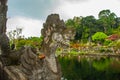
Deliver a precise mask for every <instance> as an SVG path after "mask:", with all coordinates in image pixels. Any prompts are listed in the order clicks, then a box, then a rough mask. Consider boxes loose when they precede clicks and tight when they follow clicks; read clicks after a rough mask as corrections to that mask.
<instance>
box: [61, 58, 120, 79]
mask: <svg viewBox="0 0 120 80" xmlns="http://www.w3.org/2000/svg"><path fill="white" fill-rule="evenodd" d="M59 61H60V63H61V68H62V80H120V58H115V57H101V58H100V57H82V56H74V57H70V56H64V57H59Z"/></svg>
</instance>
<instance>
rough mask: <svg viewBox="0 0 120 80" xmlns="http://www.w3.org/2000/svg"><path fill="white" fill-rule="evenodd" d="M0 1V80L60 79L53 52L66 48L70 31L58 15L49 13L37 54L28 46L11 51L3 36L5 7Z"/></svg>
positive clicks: (70, 35) (6, 39) (57, 64)
mask: <svg viewBox="0 0 120 80" xmlns="http://www.w3.org/2000/svg"><path fill="white" fill-rule="evenodd" d="M3 1H5V0H0V47H1V49H0V51H1V55H0V80H61V68H60V64H59V62H58V60H57V58H56V56H55V52H56V49H57V47H68V46H69V40H70V39H72V38H73V37H74V35H75V33H74V31H73V30H72V29H68V28H66V27H65V24H64V21H63V20H60V18H59V15H58V14H51V15H49V16H48V17H47V20H46V22H45V23H44V24H43V29H42V30H41V34H42V36H43V42H42V44H41V46H42V47H41V49H40V51H39V54H37V50H34V49H33V48H31V47H23V48H21V49H20V50H17V51H11V50H10V48H9V39H8V37H7V36H6V34H5V33H6V20H7V19H6V12H7V6H6V2H3ZM4 61H6V62H4ZM12 62H16V63H14V64H12Z"/></svg>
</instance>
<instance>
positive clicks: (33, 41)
mask: <svg viewBox="0 0 120 80" xmlns="http://www.w3.org/2000/svg"><path fill="white" fill-rule="evenodd" d="M42 40H43V37H29V38H27V39H19V40H18V43H17V45H16V49H19V48H21V47H22V46H31V47H33V48H40V47H41V42H42Z"/></svg>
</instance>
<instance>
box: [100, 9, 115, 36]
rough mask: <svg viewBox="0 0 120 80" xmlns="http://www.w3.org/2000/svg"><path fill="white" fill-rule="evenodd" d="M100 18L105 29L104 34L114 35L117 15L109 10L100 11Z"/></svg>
mask: <svg viewBox="0 0 120 80" xmlns="http://www.w3.org/2000/svg"><path fill="white" fill-rule="evenodd" d="M98 16H99V21H100V23H102V26H103V28H104V33H106V34H112V31H113V28H115V24H116V18H117V16H116V14H115V13H113V12H111V11H110V10H108V9H107V10H102V11H100V12H99V14H98Z"/></svg>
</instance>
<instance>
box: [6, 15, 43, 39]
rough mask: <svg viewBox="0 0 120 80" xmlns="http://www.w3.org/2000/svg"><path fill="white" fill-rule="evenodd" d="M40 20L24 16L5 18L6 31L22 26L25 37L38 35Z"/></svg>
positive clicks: (39, 33)
mask: <svg viewBox="0 0 120 80" xmlns="http://www.w3.org/2000/svg"><path fill="white" fill-rule="evenodd" d="M42 25H43V21H42V20H36V19H31V18H26V17H13V18H9V19H8V20H7V31H10V30H15V29H16V28H23V32H22V34H23V35H24V36H25V37H31V36H38V37H39V36H40V35H41V28H42Z"/></svg>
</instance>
